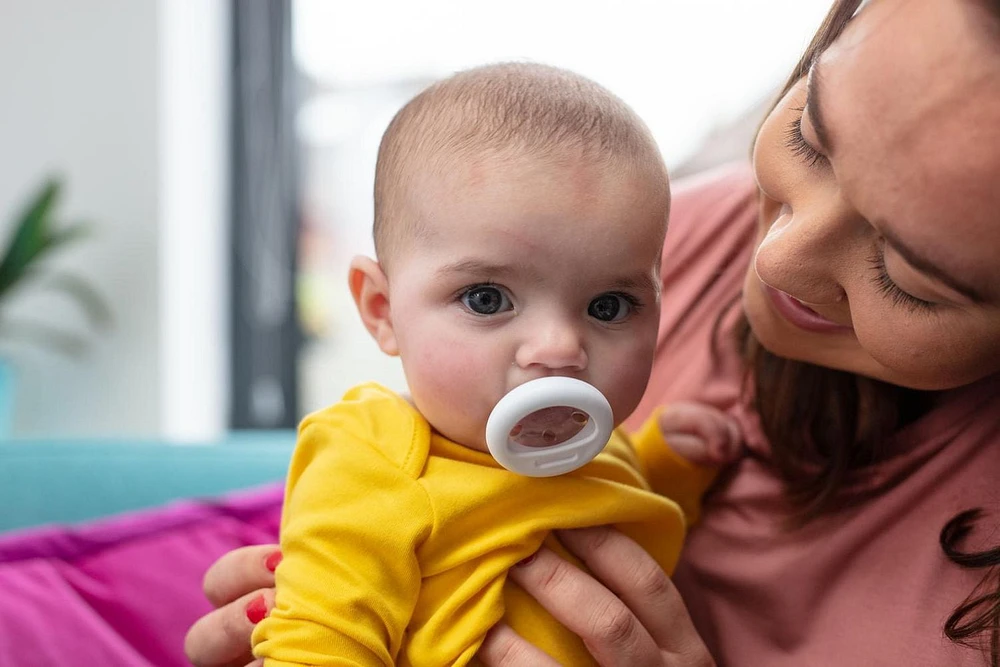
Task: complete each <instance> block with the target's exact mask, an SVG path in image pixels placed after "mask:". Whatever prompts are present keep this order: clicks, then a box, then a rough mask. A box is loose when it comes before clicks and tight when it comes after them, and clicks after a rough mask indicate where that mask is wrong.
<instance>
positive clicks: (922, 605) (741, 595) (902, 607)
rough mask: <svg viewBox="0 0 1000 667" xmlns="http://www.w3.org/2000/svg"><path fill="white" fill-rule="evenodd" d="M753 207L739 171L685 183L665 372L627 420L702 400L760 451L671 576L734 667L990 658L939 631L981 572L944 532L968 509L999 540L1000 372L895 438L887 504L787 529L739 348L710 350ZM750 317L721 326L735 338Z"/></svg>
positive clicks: (676, 211)
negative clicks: (964, 564)
mask: <svg viewBox="0 0 1000 667" xmlns="http://www.w3.org/2000/svg"><path fill="white" fill-rule="evenodd" d="M756 212H757V209H756V190H755V188H754V184H753V181H752V176H751V174H750V172H749V170H748V169H747V168H745V167H742V166H741V167H729V168H726V169H723V170H719V171H716V172H714V173H712V174H709V175H706V176H703V177H699V178H698V179H697V180H696V181H691V182H688V183H682V184H678V185H677V187H675V191H674V205H673V211H672V214H671V222H670V229H669V232H668V234H667V244H666V248H665V249H664V264H663V286H664V291H663V301H664V308H663V315H662V319H661V330H660V341H659V347H658V349H657V366H656V368H655V369H654V371H653V378H652V379H651V380H650V384H649V388H648V390H647V392H646V396H645V398H644V399H643V402H642V404H641V405H640V406H639V409H638V410H637V411H636V415H635V416H634V417H633V418H632V420H631V422H630V424H629V426H632V427H635V426H637V425H638V424H637V420H641V419H642V418H643V417H644V416H645V415H647V414H648V413H649V411H650V410H651V409H652V408H653V407H654V406H656V405H658V404H660V403H663V402H667V401H670V400H676V399H682V398H684V399H695V400H702V401H705V402H708V403H711V404H714V405H716V406H719V407H721V408H723V409H725V410H727V411H728V412H730V413H731V414H733V415H735V416H736V418H737V419H739V421H740V423H741V424H742V426H743V429H744V432H745V435H746V437H747V441H748V446H749V447H750V448H751V449H753V450H754V451H755V453H757V454H758V455H760V456H761V457H762V459H758V458H756V457H755V458H746V459H743V460H742V461H741V462H740V463H738V464H737V466H736V470H735V471H734V474H733V476H732V478H731V480H730V481H729V482H728V483H727V484H726V485H725V486H723V487H722V488H720V489H719V490H718V491H717V492H716V493H715V494H713V495H712V496H711V497H710V498H709V499H708V500H707V502H706V505H705V514H704V517H703V519H702V522H701V523H700V524H699V525H698V526H696V527H695V528H694V530H693V531H692V533H691V535H690V539H689V541H688V544H687V546H686V548H685V552H684V555H683V559H682V562H681V564H680V566H679V567H678V569H677V572H676V574H675V582H676V584H677V586H678V587H679V588H680V590H681V593H682V594H683V596H684V598H685V600H686V601H687V604H688V607H689V609H690V611H691V614H692V616H693V618H694V621H695V624H696V625H697V627H698V629H699V630H700V632H701V633H702V636H703V637H704V639H705V641H706V642H707V643H708V645H709V648H710V649H711V650H712V652H713V655H715V656H716V659H717V660H718V661H719V664H720V665H725V666H739V665H746V666H748V667H785V666H787V667H793V666H794V667H801V666H803V665H808V666H813V665H850V666H852V667H855V666H864V665H893V666H895V665H901V666H903V665H905V666H906V667H917V666H920V665H928V666H930V665H934V666H938V665H948V666H952V665H976V666H979V665H983V664H985V663H984V658H983V655H982V654H981V653H979V652H977V651H974V650H971V649H967V648H963V647H960V646H957V645H955V644H953V643H952V642H951V641H949V640H948V639H946V638H945V637H944V635H943V626H944V622H945V620H946V619H947V617H948V616H949V614H950V613H951V612H952V611H953V610H954V608H955V607H956V606H957V605H958V604H960V603H961V602H962V601H963V600H964V599H965V597H966V596H967V595H968V594H969V593H970V592H972V590H973V589H974V588H975V586H976V584H978V583H979V581H980V580H981V579H982V577H983V574H984V573H983V572H982V571H963V570H962V569H961V568H959V567H958V566H957V565H954V564H953V563H951V562H949V561H948V559H947V558H946V557H945V556H944V554H943V552H942V551H941V548H940V546H939V544H938V536H939V534H940V531H941V528H942V527H943V526H944V525H945V523H947V521H948V520H949V519H951V518H952V517H953V516H954V515H955V514H956V513H958V512H959V511H962V510H965V509H970V508H973V507H983V508H985V509H986V510H987V511H992V512H993V513H992V514H990V515H989V517H988V518H987V519H986V520H984V522H982V524H981V525H982V527H981V528H980V529H979V530H978V531H977V534H982V535H983V537H984V538H985V539H988V540H990V541H992V542H993V546H995V545H996V543H997V542H1000V536H998V531H997V530H996V519H995V517H996V516H997V514H996V511H997V510H998V508H1000V484H998V481H1000V382H998V378H995V377H994V378H991V379H988V380H985V381H983V382H980V383H977V384H976V385H973V386H970V387H966V388H964V389H960V390H956V391H953V392H950V393H949V394H947V395H946V396H944V398H943V400H942V402H941V404H940V406H939V407H937V408H935V409H934V410H933V411H932V412H930V413H928V414H926V415H925V416H924V417H922V418H921V419H919V420H918V421H916V422H914V423H912V424H910V425H909V426H908V427H907V428H905V429H904V430H903V431H901V432H900V433H898V434H897V435H896V437H895V438H894V443H893V444H894V449H895V450H897V451H899V452H901V453H900V454H899V455H897V456H895V457H893V458H891V459H889V460H887V461H885V462H884V463H882V464H879V465H877V466H873V467H872V468H870V469H868V470H866V471H865V473H866V475H867V476H868V479H869V480H873V481H874V480H888V484H889V487H888V488H889V490H887V491H886V492H884V493H883V494H882V495H880V496H878V497H876V498H875V499H873V500H869V501H867V502H866V503H864V504H862V505H861V506H859V507H855V508H854V509H852V510H845V511H841V512H839V513H835V514H831V515H827V516H825V517H823V518H821V519H819V520H816V521H813V522H812V523H810V524H809V525H807V526H806V527H805V528H803V529H801V530H798V531H795V532H788V531H786V530H784V529H783V528H782V527H781V521H782V519H783V517H784V514H783V509H784V508H786V507H787V505H786V503H785V501H784V499H783V497H782V489H781V484H780V482H779V480H778V479H777V478H776V477H775V475H774V474H773V473H772V471H770V470H769V469H768V468H767V467H766V465H765V464H764V463H763V461H766V458H767V456H768V451H769V447H768V444H767V442H766V440H765V438H764V436H763V434H762V433H761V430H760V427H759V424H758V423H757V421H756V418H755V417H756V416H755V414H754V413H753V411H752V409H751V408H749V407H748V406H747V405H745V404H744V402H743V401H741V399H740V378H741V372H742V365H741V362H740V360H739V358H738V357H737V353H736V349H735V346H734V345H729V344H726V345H723V346H721V352H722V354H721V355H720V356H719V358H713V356H712V353H711V348H710V338H711V331H712V327H713V325H714V323H715V321H716V319H717V317H718V315H719V313H720V308H721V307H722V306H723V305H724V304H726V303H729V302H730V301H731V300H732V299H735V298H736V297H737V294H738V293H739V290H740V288H741V284H742V281H743V276H744V273H745V272H746V268H747V266H748V262H749V258H750V250H751V248H752V245H753V238H754V233H755V224H756ZM738 310H739V308H738V307H734V308H733V309H732V310H731V312H730V313H729V314H728V315H727V317H726V318H725V319H724V321H723V324H724V327H725V329H724V332H723V340H724V341H728V340H731V334H730V333H729V331H730V329H731V325H732V324H733V323H734V322H735V321H736V317H737V316H738ZM789 418H794V415H790V416H789ZM970 546H973V547H974V546H977V545H976V543H975V542H973V543H972V545H970ZM979 546H982V545H981V544H980V545H979Z"/></svg>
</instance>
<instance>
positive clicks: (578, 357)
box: [515, 320, 587, 371]
mask: <svg viewBox="0 0 1000 667" xmlns="http://www.w3.org/2000/svg"><path fill="white" fill-rule="evenodd" d="M515 361H516V363H517V365H518V366H520V367H521V368H532V367H536V368H538V367H540V368H543V369H545V370H550V371H580V370H583V369H584V368H586V367H587V351H586V348H585V346H584V341H583V335H582V332H580V331H579V329H578V328H577V327H576V326H574V324H573V323H571V322H568V321H562V320H558V321H548V322H544V323H540V324H537V325H535V326H534V327H533V329H532V330H531V331H529V332H528V335H527V336H526V337H525V339H524V341H523V342H522V343H521V345H520V346H519V347H518V349H517V353H516V358H515Z"/></svg>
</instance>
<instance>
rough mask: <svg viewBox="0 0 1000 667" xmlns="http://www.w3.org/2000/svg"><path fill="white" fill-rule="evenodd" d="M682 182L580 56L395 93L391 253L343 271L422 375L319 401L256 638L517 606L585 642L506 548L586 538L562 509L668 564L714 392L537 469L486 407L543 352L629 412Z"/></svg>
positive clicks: (710, 455)
mask: <svg viewBox="0 0 1000 667" xmlns="http://www.w3.org/2000/svg"><path fill="white" fill-rule="evenodd" d="M669 206H670V191H669V186H668V183H667V173H666V168H665V167H664V164H663V161H662V158H661V156H660V154H659V151H658V149H657V147H656V144H655V142H654V141H653V138H652V137H651V135H650V133H649V131H648V129H647V128H646V126H645V125H644V124H643V123H642V121H641V120H640V119H639V118H638V117H637V116H636V115H635V113H634V112H633V111H632V110H631V109H630V108H629V107H628V106H626V105H625V104H624V103H623V102H622V101H621V100H619V99H618V98H616V97H615V96H613V95H612V94H611V93H609V92H608V91H607V90H605V89H604V88H602V87H600V86H599V85H597V84H595V83H594V82H592V81H589V80H587V79H585V78H583V77H580V76H577V75H574V74H571V73H569V72H566V71H563V70H559V69H555V68H551V67H546V66H541V65H529V64H501V65H493V66H487V67H480V68H477V69H472V70H469V71H465V72H461V73H459V74H457V75H455V76H452V77H450V78H448V79H446V80H444V81H441V82H439V83H437V84H436V85H433V86H431V87H430V88H428V89H427V90H425V91H424V92H422V93H421V94H419V95H418V96H417V97H416V98H414V99H413V100H412V101H410V102H409V103H408V104H407V105H406V106H405V107H404V108H403V109H402V110H401V111H400V112H399V113H398V114H397V115H396V117H395V118H394V119H393V121H392V123H391V124H390V125H389V127H388V129H387V130H386V132H385V135H384V136H383V138H382V143H381V146H380V148H379V154H378V164H377V167H376V175H375V227H374V235H375V249H376V255H377V258H378V259H377V261H375V260H372V259H368V258H358V259H355V261H354V262H353V263H352V265H351V270H350V277H349V282H350V288H351V292H352V294H353V295H354V299H355V303H356V304H357V308H358V311H359V313H360V315H361V319H362V320H363V321H364V324H365V326H366V328H367V329H368V331H369V332H370V333H371V335H372V337H373V338H374V339H375V341H376V342H377V343H378V346H379V347H380V348H381V350H382V351H383V352H385V353H386V354H390V355H399V357H400V358H401V360H402V364H403V369H404V372H405V375H406V380H407V384H408V386H409V391H410V395H409V397H403V396H400V395H397V394H395V393H393V392H391V391H389V390H387V389H385V388H382V387H380V386H377V385H374V384H367V385H362V386H359V387H356V388H354V389H352V390H350V391H349V392H348V393H347V394H346V395H345V396H344V398H343V400H342V401H341V402H340V403H337V404H336V405H334V406H332V407H330V408H327V409H325V410H322V411H320V412H318V413H315V414H313V415H310V416H309V417H307V418H306V419H305V420H304V421H303V423H302V425H301V427H300V430H299V442H298V446H297V448H296V451H295V454H294V456H293V459H292V462H291V466H290V471H289V478H288V486H287V490H286V498H285V506H284V515H283V517H282V527H281V546H282V552H283V554H284V559H283V560H282V562H281V564H280V566H279V567H278V568H277V572H276V577H277V594H276V602H275V608H274V610H273V611H272V612H271V614H270V615H269V617H268V618H266V619H264V621H262V622H261V623H260V624H259V625H258V626H257V628H256V629H255V631H254V634H253V643H254V653H255V655H256V656H258V657H264V658H266V659H267V661H266V664H268V665H279V664H280V665H284V664H295V665H305V664H308V665H314V664H334V663H336V664H362V665H392V664H401V665H410V664H413V665H464V664H468V663H470V662H473V661H474V656H475V653H476V651H477V649H478V648H479V645H480V644H481V642H482V640H483V637H484V635H485V633H486V632H487V630H489V629H490V627H492V626H493V625H494V624H496V623H497V622H498V621H500V620H501V619H503V620H504V621H505V622H506V623H507V624H509V625H510V626H512V628H513V629H514V630H515V631H516V632H517V633H519V634H520V635H522V636H523V637H525V638H526V639H528V640H529V641H531V642H532V643H534V644H535V645H536V646H538V647H539V648H541V649H542V650H544V651H546V652H547V653H549V654H550V655H551V656H552V657H553V658H555V659H556V660H558V661H559V662H560V663H562V664H567V665H583V664H590V663H592V662H593V660H592V658H590V656H589V654H588V653H587V650H586V648H585V647H584V646H583V644H582V642H581V641H580V640H579V639H578V638H577V637H576V636H575V635H573V634H572V633H571V632H569V631H568V630H567V629H566V628H564V627H563V626H561V625H560V624H559V623H557V622H556V621H555V620H554V619H553V618H552V617H551V616H550V615H548V613H547V612H545V611H544V610H543V609H542V608H541V606H540V605H539V604H538V603H537V602H535V601H534V600H533V599H531V598H530V597H529V596H527V595H526V594H525V593H524V592H523V591H521V590H520V589H519V588H517V587H516V586H515V585H514V584H512V583H510V582H507V581H506V573H507V570H508V569H509V568H511V567H512V566H513V565H514V564H515V563H517V562H518V561H519V560H521V559H524V558H526V557H528V556H530V555H531V554H532V553H534V552H535V551H536V550H537V549H538V548H539V547H540V546H541V545H542V544H546V545H547V546H549V547H551V548H553V549H555V550H556V551H557V552H558V553H560V554H561V555H563V556H564V557H566V558H570V559H571V557H570V556H569V554H568V553H567V552H566V551H565V550H564V549H563V548H562V547H561V546H560V544H559V543H558V541H557V540H556V539H555V538H554V537H553V536H552V535H551V532H552V531H553V530H555V529H568V528H577V527H584V526H595V525H604V524H615V525H616V526H617V527H618V528H619V529H620V530H622V531H623V532H625V533H626V534H627V535H629V536H630V537H632V539H634V540H636V541H637V542H639V543H640V544H641V545H642V546H643V547H644V548H645V549H646V550H647V551H648V552H649V553H650V554H651V555H652V556H653V557H654V558H656V560H657V561H658V562H659V564H660V565H661V566H662V567H663V569H664V570H665V571H666V572H667V573H670V572H671V571H672V569H673V567H674V565H675V564H676V562H677V558H678V554H679V552H680V548H681V544H682V541H683V538H684V533H685V528H686V526H687V525H689V523H690V522H691V521H693V520H694V518H695V515H696V512H697V508H698V504H699V501H700V497H701V494H702V493H703V491H704V490H705V488H706V487H707V484H708V483H709V481H710V480H711V478H712V476H713V468H711V467H710V466H711V465H715V464H718V463H722V462H724V461H725V460H728V459H729V458H732V456H733V455H734V452H735V450H736V447H737V442H736V441H737V439H738V437H737V433H736V432H735V429H734V428H733V427H732V426H731V424H730V422H729V421H728V420H727V419H726V418H725V417H724V416H723V415H722V414H721V413H718V412H717V411H714V410H712V409H710V408H708V407H702V406H697V405H690V404H688V405H685V406H684V408H683V411H682V414H681V413H672V412H671V410H670V408H667V409H665V410H664V411H661V412H660V413H658V414H657V415H656V416H654V418H653V419H651V420H650V421H649V422H648V423H647V424H646V426H645V427H644V428H643V429H641V430H640V432H639V433H638V434H636V435H635V436H634V438H632V439H631V440H630V439H629V438H628V437H627V436H626V435H625V434H623V433H621V432H620V431H618V430H616V431H615V433H614V435H613V436H612V438H611V441H610V442H609V443H608V444H607V446H606V447H605V449H604V451H602V452H601V453H600V454H599V455H598V456H597V458H595V459H594V460H593V461H591V462H590V463H588V464H586V465H584V466H583V467H581V468H579V469H577V470H574V471H572V472H569V473H567V474H564V475H560V476H555V477H547V478H538V477H526V476H522V475H519V474H516V473H514V472H510V471H509V470H506V469H504V468H503V467H501V466H500V465H499V464H498V463H497V462H496V461H495V460H494V459H493V458H492V457H491V456H490V454H489V453H488V449H487V446H486V439H485V425H486V421H487V418H488V417H489V415H490V412H491V410H492V409H493V407H494V406H495V405H496V404H497V402H498V401H499V400H500V399H501V398H502V397H503V396H504V395H505V394H506V393H507V392H509V391H510V390H511V389H513V388H514V387H517V386H519V385H521V384H523V383H525V382H528V381H530V380H533V379H537V378H541V377H547V376H568V377H571V378H576V379H579V380H583V381H585V382H587V383H589V384H591V385H593V386H594V387H596V388H597V389H599V390H600V391H601V392H602V393H603V394H604V396H605V397H606V398H607V400H608V402H609V403H610V405H611V408H612V412H613V415H614V422H615V426H617V425H618V424H620V423H621V422H622V421H623V420H624V419H625V418H626V417H627V416H628V415H629V414H630V413H631V412H632V410H633V409H634V408H635V407H636V405H637V404H638V402H639V399H640V397H641V396H642V394H643V391H644V390H645V387H646V383H647V380H648V378H649V373H650V368H651V364H652V359H653V352H654V348H655V346H656V338H657V326H658V320H659V314H660V310H659V299H660V279H659V269H660V261H661V257H660V254H661V250H662V247H663V239H664V234H665V233H666V228H667V215H668V211H669ZM675 426H676V428H677V429H678V430H679V431H682V433H681V434H680V435H678V437H677V443H678V444H677V446H676V447H674V448H671V447H670V446H668V445H667V442H666V440H668V439H669V438H670V433H667V434H666V438H665V436H664V432H665V431H670V430H672V429H673V428H675ZM542 446H544V444H543V445H542ZM679 453H682V454H684V456H679V455H678V454H679ZM571 560H572V559H571ZM574 562H577V561H574Z"/></svg>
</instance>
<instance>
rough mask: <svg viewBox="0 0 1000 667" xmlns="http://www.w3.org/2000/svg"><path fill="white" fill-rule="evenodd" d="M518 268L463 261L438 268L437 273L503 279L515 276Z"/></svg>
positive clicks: (476, 261)
mask: <svg viewBox="0 0 1000 667" xmlns="http://www.w3.org/2000/svg"><path fill="white" fill-rule="evenodd" d="M518 268H519V267H517V266H514V265H511V264H498V263H496V262H488V261H484V260H481V259H461V260H458V261H457V262H452V263H450V264H445V265H444V266H442V267H440V268H438V270H437V271H436V273H437V274H438V275H439V276H442V275H448V274H454V273H462V274H473V275H489V276H497V277H503V276H509V275H511V274H513V273H514V272H515V271H517V270H518Z"/></svg>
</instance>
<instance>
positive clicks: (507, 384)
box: [389, 156, 669, 451]
mask: <svg viewBox="0 0 1000 667" xmlns="http://www.w3.org/2000/svg"><path fill="white" fill-rule="evenodd" d="M566 157H567V159H566V160H564V161H562V162H561V163H560V164H558V165H557V164H553V162H552V161H539V160H537V159H529V158H524V159H521V160H511V159H509V158H507V159H504V160H498V159H496V158H486V159H480V160H479V161H478V162H476V163H472V164H470V163H464V164H462V165H461V166H460V167H458V168H455V169H452V171H451V173H449V174H447V175H446V176H444V177H438V178H436V179H434V180H433V181H431V180H430V179H427V180H426V181H424V182H421V183H419V185H418V187H415V188H414V189H413V190H411V191H413V192H417V193H418V194H417V195H416V196H415V197H414V198H413V201H411V202H410V203H411V205H412V209H413V210H411V211H408V212H407V213H408V214H410V215H414V216H416V219H417V220H419V221H420V222H419V223H418V225H419V227H420V230H421V233H419V234H416V235H415V238H412V239H409V240H407V241H406V242H405V243H402V244H400V248H399V250H398V252H397V253H396V254H395V255H394V256H393V260H392V263H391V270H390V273H389V304H390V305H389V308H390V313H391V320H392V326H393V330H394V333H395V337H396V343H397V345H398V349H399V353H400V356H401V358H402V361H403V368H404V370H405V373H406V378H407V382H408V384H409V388H410V391H411V393H412V395H413V399H414V402H415V403H416V405H417V408H418V409H419V410H420V411H421V413H422V414H423V415H424V416H425V417H426V418H427V419H428V421H429V422H430V423H431V424H432V425H433V426H434V428H436V429H437V430H438V431H439V432H441V433H442V434H444V435H445V436H447V437H449V438H451V439H452V440H455V441H457V442H459V443H462V444H464V445H466V446H470V447H474V448H477V449H481V450H484V451H485V449H486V445H485V425H486V420H487V418H488V417H489V414H490V411H491V410H492V409H493V406H494V405H496V403H497V401H499V400H500V398H501V397H502V396H503V395H504V394H505V393H507V392H508V391H510V390H511V389H513V388H514V387H516V386H518V385H520V384H522V383H524V382H527V381H529V380H532V379H535V378H539V377H544V376H549V375H562V376H569V377H574V378H578V379H581V380H584V381H586V382H589V383H591V384H593V385H594V386H596V387H597V388H598V389H600V390H601V392H603V393H604V395H605V396H606V397H607V399H608V401H609V402H610V403H611V407H612V410H613V412H614V417H615V423H616V424H618V423H620V422H621V421H622V420H624V419H625V418H626V417H627V416H628V415H629V414H630V413H631V412H632V410H633V409H634V408H635V406H636V405H637V404H638V402H639V399H640V398H641V396H642V393H643V391H644V390H645V387H646V382H647V380H648V378H649V371H650V366H651V363H652V359H653V351H654V347H655V345H656V334H657V326H658V322H659V316H660V310H659V307H658V306H659V287H660V285H659V264H660V249H661V245H662V240H663V234H664V230H665V225H666V216H667V210H668V208H669V194H668V192H667V189H666V186H665V183H663V182H662V181H658V180H657V179H656V177H655V175H624V174H622V173H621V171H622V170H615V169H612V168H609V167H606V166H603V165H594V164H591V163H588V162H587V161H586V160H584V159H582V158H580V159H576V160H573V159H572V156H566Z"/></svg>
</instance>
